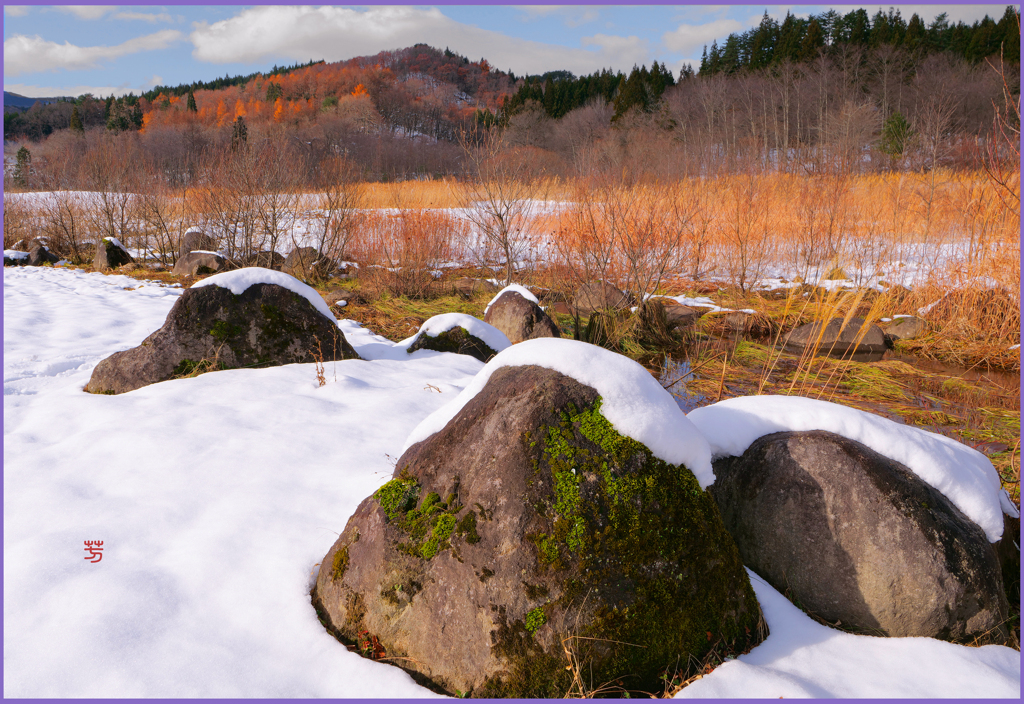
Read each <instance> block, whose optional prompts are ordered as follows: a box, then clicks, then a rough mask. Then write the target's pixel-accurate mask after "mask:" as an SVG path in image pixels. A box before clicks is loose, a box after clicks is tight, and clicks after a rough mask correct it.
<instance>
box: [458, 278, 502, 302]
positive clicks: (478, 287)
mask: <svg viewBox="0 0 1024 704" xmlns="http://www.w3.org/2000/svg"><path fill="white" fill-rule="evenodd" d="M452 289H454V291H455V293H457V294H459V295H460V296H462V297H463V298H472V297H473V296H475V295H477V294H478V293H490V292H492V291H497V290H498V287H497V286H495V285H494V284H492V283H491V282H490V281H484V280H482V279H471V278H469V277H466V276H463V277H462V278H460V279H455V281H453V282H452Z"/></svg>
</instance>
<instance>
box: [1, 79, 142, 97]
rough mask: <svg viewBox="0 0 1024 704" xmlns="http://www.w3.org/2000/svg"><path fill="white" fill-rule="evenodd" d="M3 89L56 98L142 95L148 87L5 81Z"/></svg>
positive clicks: (19, 93) (123, 84)
mask: <svg viewBox="0 0 1024 704" xmlns="http://www.w3.org/2000/svg"><path fill="white" fill-rule="evenodd" d="M4 90H6V91H10V92H11V93H17V94H18V95H23V96H25V97H26V98H58V97H62V96H68V97H71V98H77V97H78V96H80V95H85V94H86V93H92V94H93V96H95V97H97V98H106V97H107V96H108V95H113V96H115V97H118V98H120V97H121V96H123V95H128V94H129V93H134V94H135V95H142V94H143V93H145V92H146V91H147V90H149V87H147V86H132V85H129V84H128V83H122V84H121V85H119V86H94V85H77V86H38V85H26V84H24V83H6V82H5V83H4Z"/></svg>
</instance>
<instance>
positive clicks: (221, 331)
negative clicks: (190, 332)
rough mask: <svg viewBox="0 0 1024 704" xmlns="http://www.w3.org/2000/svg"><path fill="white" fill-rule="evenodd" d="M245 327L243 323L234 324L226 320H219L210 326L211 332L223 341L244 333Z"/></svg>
mask: <svg viewBox="0 0 1024 704" xmlns="http://www.w3.org/2000/svg"><path fill="white" fill-rule="evenodd" d="M242 332H243V328H242V326H241V325H232V324H231V323H229V322H228V321H226V320H218V321H217V322H215V323H214V324H213V325H212V326H211V327H210V334H211V335H213V336H214V337H215V338H217V339H218V340H220V341H221V342H225V341H227V340H228V339H230V338H232V337H237V336H238V335H240V334H242Z"/></svg>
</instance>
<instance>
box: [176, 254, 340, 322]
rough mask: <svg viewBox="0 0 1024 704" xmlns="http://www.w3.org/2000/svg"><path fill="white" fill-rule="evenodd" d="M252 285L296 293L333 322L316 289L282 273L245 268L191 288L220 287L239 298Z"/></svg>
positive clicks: (228, 272) (219, 275)
mask: <svg viewBox="0 0 1024 704" xmlns="http://www.w3.org/2000/svg"><path fill="white" fill-rule="evenodd" d="M254 284H277V285H278V286H281V287H283V288H286V289H288V290H289V291H292V292H294V293H297V294H299V295H300V296H302V297H303V298H305V299H306V300H307V301H309V302H310V303H311V304H312V305H313V307H314V308H316V309H317V310H318V311H319V312H320V313H322V314H323V315H324V316H326V317H327V318H330V320H331V322H332V323H333V322H334V315H332V314H331V309H330V308H328V307H327V302H326V301H325V300H324V299H323V296H321V295H320V294H319V293H317V292H316V289H314V288H313V287H311V286H307V285H306V284H304V283H302V282H301V281H299V280H298V279H296V278H295V277H294V276H290V275H288V274H285V273H284V272H282V271H274V270H273V269H264V268H263V267H259V266H250V267H245V268H244V269H235V270H234V271H225V272H222V273H220V274H214V275H213V276H208V277H207V278H205V279H203V280H202V281H197V282H196V283H194V284H192V288H201V287H203V286H220V287H221V288H226V289H227V290H229V291H231V293H233V294H235V295H236V296H240V295H242V293H243V292H244V291H245V290H246V289H247V288H249V287H250V286H253V285H254Z"/></svg>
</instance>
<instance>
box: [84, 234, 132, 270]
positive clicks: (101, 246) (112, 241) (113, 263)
mask: <svg viewBox="0 0 1024 704" xmlns="http://www.w3.org/2000/svg"><path fill="white" fill-rule="evenodd" d="M134 261H135V260H134V259H132V255H130V254H128V250H127V249H125V248H124V245H122V244H121V242H120V241H119V240H118V239H117V238H116V237H104V238H102V239H101V240H100V241H99V242H97V243H96V254H95V255H94V256H93V259H92V267H93V269H95V270H96V271H105V270H107V269H116V268H117V267H119V266H123V265H124V264H131V263H132V262H134Z"/></svg>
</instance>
